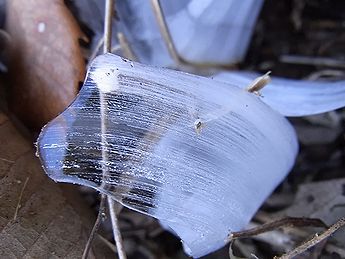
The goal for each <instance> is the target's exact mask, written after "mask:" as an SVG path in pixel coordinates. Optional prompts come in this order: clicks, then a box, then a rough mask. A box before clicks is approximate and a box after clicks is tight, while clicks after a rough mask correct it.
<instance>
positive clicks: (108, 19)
mask: <svg viewBox="0 0 345 259" xmlns="http://www.w3.org/2000/svg"><path fill="white" fill-rule="evenodd" d="M114 5H115V1H114V0H107V1H106V3H105V19H104V45H103V46H104V47H103V52H104V53H108V52H110V51H111V33H112V19H113V13H114ZM107 106H108V105H107V101H106V99H105V96H104V93H103V92H102V91H100V108H101V109H100V110H101V111H100V112H101V131H102V132H101V135H102V139H101V141H102V161H103V163H102V172H103V178H105V179H104V180H106V178H107V176H108V174H109V169H108V166H107V164H108V160H109V158H108V152H107V148H106V144H107V135H106V133H107V116H106V113H107V110H108V109H107ZM107 201H108V206H109V214H110V219H111V224H112V227H113V235H114V240H115V244H116V248H117V251H118V255H119V258H120V259H126V258H127V256H126V253H125V251H124V246H123V242H122V237H121V233H120V229H119V225H118V220H117V216H116V212H115V204H114V200H112V199H111V198H110V197H109V196H107Z"/></svg>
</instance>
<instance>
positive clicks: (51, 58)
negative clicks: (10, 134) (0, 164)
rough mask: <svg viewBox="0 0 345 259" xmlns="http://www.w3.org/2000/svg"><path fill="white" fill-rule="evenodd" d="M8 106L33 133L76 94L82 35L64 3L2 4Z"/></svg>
mask: <svg viewBox="0 0 345 259" xmlns="http://www.w3.org/2000/svg"><path fill="white" fill-rule="evenodd" d="M6 29H7V31H8V33H9V34H10V35H11V44H10V45H11V46H10V50H9V60H10V64H9V73H10V74H9V78H10V81H11V87H10V91H9V95H10V96H9V106H10V109H11V111H12V112H14V113H15V114H16V115H17V116H18V117H19V119H21V120H22V121H23V122H24V123H25V124H26V125H27V126H29V127H30V128H32V129H39V128H40V127H41V126H43V125H44V124H45V123H47V122H48V121H49V120H51V119H52V118H54V117H55V116H57V115H58V114H59V113H60V112H62V111H63V110H64V109H65V108H66V107H67V106H68V105H69V104H70V103H71V101H72V100H73V99H74V97H75V96H76V94H77V92H78V84H79V82H80V81H82V80H83V77H84V73H85V62H84V60H83V57H82V53H81V49H80V46H79V39H81V38H83V34H82V32H81V31H80V28H79V26H78V24H77V22H76V21H75V20H74V18H73V16H72V15H71V13H70V12H69V10H68V9H67V7H66V6H65V4H64V1H63V0H54V1H52V0H11V1H7V19H6Z"/></svg>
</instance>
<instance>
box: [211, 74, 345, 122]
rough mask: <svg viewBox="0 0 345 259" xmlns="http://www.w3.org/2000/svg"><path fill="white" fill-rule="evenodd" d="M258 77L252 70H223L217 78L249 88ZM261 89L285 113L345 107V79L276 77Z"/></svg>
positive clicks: (308, 113)
mask: <svg viewBox="0 0 345 259" xmlns="http://www.w3.org/2000/svg"><path fill="white" fill-rule="evenodd" d="M257 76H258V75H257V74H255V73H248V72H222V73H219V74H217V75H215V76H213V79H214V80H219V81H222V82H228V83H231V84H235V85H238V86H240V87H246V86H247V85H248V84H250V82H252V81H253V79H255V78H256V77H257ZM260 92H261V95H262V96H261V100H262V101H263V102H265V103H267V104H268V105H269V106H271V107H272V109H274V110H276V111H278V112H280V113H281V114H282V115H284V116H292V117H297V116H307V115H313V114H318V113H323V112H328V111H333V110H335V109H338V108H341V107H344V106H345V80H342V81H336V82H325V81H307V80H293V79H286V78H279V77H272V82H271V83H269V84H268V85H267V86H266V87H265V88H264V89H262V90H261V91H260Z"/></svg>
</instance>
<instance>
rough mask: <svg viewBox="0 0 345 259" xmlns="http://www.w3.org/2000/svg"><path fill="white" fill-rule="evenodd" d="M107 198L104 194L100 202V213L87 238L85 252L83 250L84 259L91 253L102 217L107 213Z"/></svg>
mask: <svg viewBox="0 0 345 259" xmlns="http://www.w3.org/2000/svg"><path fill="white" fill-rule="evenodd" d="M106 198H107V197H106V195H105V194H102V196H101V202H100V204H99V210H98V215H97V218H96V221H95V224H94V225H93V228H92V230H91V233H90V236H89V239H88V240H87V243H86V246H85V249H84V252H83V256H82V259H87V257H88V255H89V252H90V249H91V245H92V242H93V240H94V238H95V236H96V233H97V231H98V228H99V226H100V225H101V223H102V218H103V216H104V214H105V201H106Z"/></svg>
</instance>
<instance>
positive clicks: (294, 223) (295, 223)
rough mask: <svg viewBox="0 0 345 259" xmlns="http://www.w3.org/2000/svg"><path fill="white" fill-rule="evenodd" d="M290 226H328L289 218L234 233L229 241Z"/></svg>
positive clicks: (312, 221)
mask: <svg viewBox="0 0 345 259" xmlns="http://www.w3.org/2000/svg"><path fill="white" fill-rule="evenodd" d="M289 226H294V227H306V226H313V227H323V228H327V225H326V224H325V223H323V222H322V221H321V220H319V219H311V218H293V217H287V218H283V219H280V220H276V221H273V222H269V223H266V224H263V225H261V226H259V227H256V228H252V229H248V230H244V231H238V232H232V233H231V234H230V236H229V240H233V239H237V238H246V237H252V236H256V235H259V234H262V233H265V232H268V231H272V230H275V229H277V228H280V227H289Z"/></svg>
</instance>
